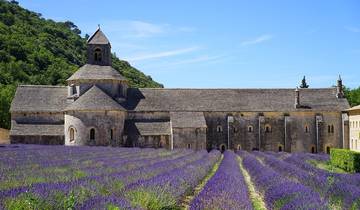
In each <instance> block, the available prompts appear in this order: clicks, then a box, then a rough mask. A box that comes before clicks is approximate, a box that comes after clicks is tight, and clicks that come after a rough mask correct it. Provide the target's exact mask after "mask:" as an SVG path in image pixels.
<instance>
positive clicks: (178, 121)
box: [170, 112, 207, 128]
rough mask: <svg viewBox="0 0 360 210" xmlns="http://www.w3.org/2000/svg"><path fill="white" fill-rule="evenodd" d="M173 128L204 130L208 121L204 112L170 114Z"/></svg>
mask: <svg viewBox="0 0 360 210" xmlns="http://www.w3.org/2000/svg"><path fill="white" fill-rule="evenodd" d="M170 120H171V126H172V127H173V128H204V127H207V126H206V121H205V117H204V113H203V112H170Z"/></svg>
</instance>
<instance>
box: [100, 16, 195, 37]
mask: <svg viewBox="0 0 360 210" xmlns="http://www.w3.org/2000/svg"><path fill="white" fill-rule="evenodd" d="M104 29H105V30H106V31H107V32H113V33H116V34H117V35H120V36H122V37H127V38H128V37H132V38H147V37H155V36H160V35H164V34H169V33H177V32H180V33H186V32H192V31H194V30H195V28H193V27H187V26H181V27H177V26H173V25H170V24H165V23H150V22H146V21H141V20H118V21H107V22H106V23H105V24H104Z"/></svg>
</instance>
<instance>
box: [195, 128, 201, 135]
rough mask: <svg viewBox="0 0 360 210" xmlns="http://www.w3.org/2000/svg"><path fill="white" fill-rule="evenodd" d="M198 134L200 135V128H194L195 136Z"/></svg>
mask: <svg viewBox="0 0 360 210" xmlns="http://www.w3.org/2000/svg"><path fill="white" fill-rule="evenodd" d="M199 133H200V128H196V129H195V135H196V136H197V135H199Z"/></svg>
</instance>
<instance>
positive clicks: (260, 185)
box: [239, 152, 326, 210]
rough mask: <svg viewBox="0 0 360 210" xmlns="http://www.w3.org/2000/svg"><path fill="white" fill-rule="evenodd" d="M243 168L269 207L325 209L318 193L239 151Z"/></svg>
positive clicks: (324, 204) (252, 156)
mask: <svg viewBox="0 0 360 210" xmlns="http://www.w3.org/2000/svg"><path fill="white" fill-rule="evenodd" d="M239 155H240V156H241V158H242V159H243V165H244V168H245V169H246V170H247V171H248V172H249V174H250V176H251V180H252V181H253V182H254V184H255V187H256V189H257V190H259V191H260V192H261V193H262V194H263V196H264V199H265V203H266V206H267V207H268V208H269V209H289V210H290V209H326V207H325V206H326V202H324V201H323V200H322V199H321V197H320V195H319V194H318V193H317V192H315V191H313V190H312V189H310V188H309V187H306V186H304V185H302V184H300V183H298V182H295V181H292V180H290V179H288V178H286V177H284V176H282V175H281V174H280V173H278V172H277V171H275V170H273V169H271V168H270V167H268V166H266V165H264V164H262V163H261V162H260V161H259V160H258V159H257V158H256V157H255V156H254V155H252V154H249V153H245V152H240V153H239Z"/></svg>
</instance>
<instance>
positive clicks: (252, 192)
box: [238, 157, 266, 210]
mask: <svg viewBox="0 0 360 210" xmlns="http://www.w3.org/2000/svg"><path fill="white" fill-rule="evenodd" d="M238 161H239V165H240V170H241V172H242V174H243V175H244V179H245V183H246V185H247V186H248V190H249V196H250V199H251V203H252V205H253V207H254V209H255V210H266V205H265V202H264V198H263V197H262V195H261V194H260V193H258V192H257V191H256V188H255V186H254V183H253V182H252V181H251V177H250V174H249V173H248V172H247V171H246V169H245V168H244V167H243V165H242V160H241V158H240V157H238Z"/></svg>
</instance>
